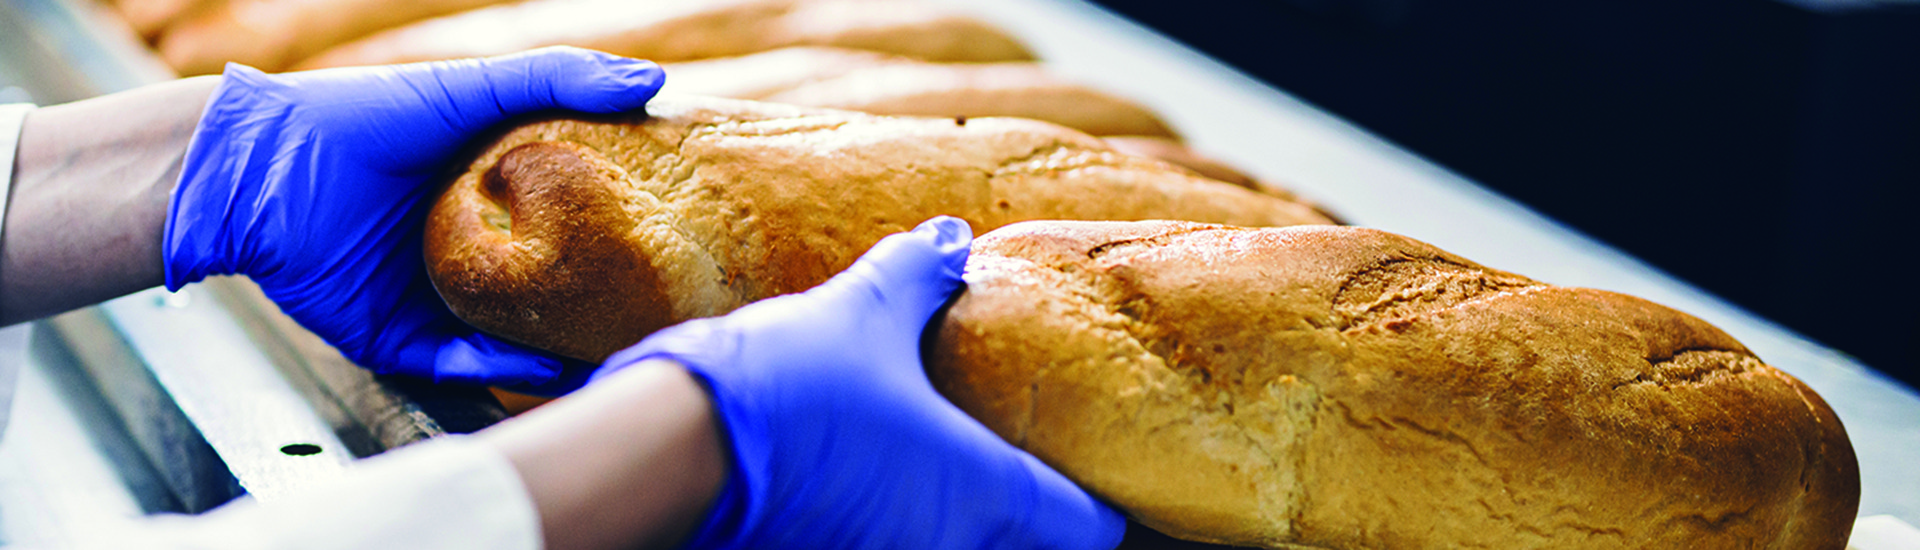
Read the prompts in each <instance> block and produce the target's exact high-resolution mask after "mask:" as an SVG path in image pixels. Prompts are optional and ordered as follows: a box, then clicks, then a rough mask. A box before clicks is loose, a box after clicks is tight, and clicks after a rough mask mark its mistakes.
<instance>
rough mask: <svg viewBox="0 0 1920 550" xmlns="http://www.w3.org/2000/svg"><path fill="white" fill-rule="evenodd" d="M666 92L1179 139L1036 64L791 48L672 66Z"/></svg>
mask: <svg viewBox="0 0 1920 550" xmlns="http://www.w3.org/2000/svg"><path fill="white" fill-rule="evenodd" d="M665 69H666V72H667V85H666V87H665V88H664V89H663V90H662V93H666V94H676V93H685V94H696V95H711V96H719V97H731V98H738V99H752V100H757V101H770V102H774V103H791V104H794V105H806V106H811V107H826V108H831V109H846V110H850V111H860V112H865V113H872V114H877V115H910V116H945V117H956V116H965V117H986V116H1012V117H1021V118H1031V119H1035V120H1044V121H1047V122H1052V123H1054V124H1059V125H1061V126H1066V127H1068V128H1073V129H1075V130H1080V131H1082V132H1086V133H1089V134H1093V135H1096V136H1107V135H1139V136H1154V137H1160V138H1168V139H1178V136H1177V135H1176V134H1175V133H1174V132H1173V129H1172V128H1169V127H1168V126H1167V124H1166V123H1165V122H1163V121H1161V120H1160V117H1159V116H1158V115H1155V114H1154V113H1153V111H1152V110H1150V109H1148V108H1146V107H1144V106H1141V105H1140V104H1138V103H1135V102H1133V101H1129V100H1127V99H1123V98H1120V97H1117V96H1114V95H1112V94H1108V93H1105V92H1101V91H1099V90H1095V89H1093V88H1089V87H1087V86H1085V85H1082V84H1079V83H1076V82H1072V81H1070V80H1067V79H1064V78H1060V77H1058V76H1055V75H1053V74H1051V73H1049V72H1048V71H1047V69H1046V67H1045V66H1043V65H1041V64H1040V63H1035V62H1023V61H1010V62H998V63H966V62H947V63H940V62H929V61H924V60H918V59H912V58H908V57H902V56H896V55H887V54H882V53H877V52H867V51H858V50H848V49H841V48H823V47H806V48H785V49H780V50H772V51H767V52H761V53H756V54H752V55H746V56H740V57H733V58H723V59H712V60H703V61H693V62H686V63H674V64H668V65H667V66H666V67H665Z"/></svg>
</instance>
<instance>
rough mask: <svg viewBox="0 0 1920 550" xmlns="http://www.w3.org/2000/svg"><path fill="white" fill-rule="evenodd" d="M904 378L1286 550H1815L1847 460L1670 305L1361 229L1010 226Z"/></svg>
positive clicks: (1006, 433) (1199, 527)
mask: <svg viewBox="0 0 1920 550" xmlns="http://www.w3.org/2000/svg"><path fill="white" fill-rule="evenodd" d="M966 280H967V289H966V291H965V292H964V293H963V294H962V295H961V296H960V297H959V298H958V299H957V300H956V301H955V303H954V304H953V305H952V306H951V308H950V310H949V311H948V312H947V314H946V315H945V316H944V318H937V319H936V320H935V323H937V325H936V326H934V327H931V328H929V331H931V333H932V334H933V338H932V339H931V341H932V342H933V343H932V344H931V346H930V347H929V350H928V354H927V361H928V373H929V375H930V376H931V377H932V378H933V379H934V382H935V385H936V386H937V387H938V388H939V389H940V390H941V392H942V393H943V394H944V395H946V396H947V397H948V398H949V399H951V400H953V402H954V403H955V404H957V405H959V406H960V407H961V408H962V409H964V410H966V411H967V413H969V414H970V415H972V416H973V417H975V418H977V419H979V420H980V421H981V422H983V423H985V424H986V425H987V426H989V427H991V428H992V429H993V430H994V431H995V432H997V433H998V434H1000V436H1001V437H1003V438H1005V439H1006V440H1007V441H1009V442H1012V443H1014V444H1015V445H1018V446H1020V447H1022V448H1024V449H1026V450H1028V451H1029V452H1032V453H1033V454H1034V455H1035V456H1037V457H1039V458H1040V459H1041V460H1043V461H1045V462H1046V463H1048V464H1050V465H1052V466H1053V467H1054V468H1056V469H1058V470H1060V471H1061V472H1062V473H1064V474H1066V475H1067V477H1069V478H1072V479H1073V480H1074V481H1075V482H1077V483H1079V484H1080V485H1081V486H1083V487H1085V488H1087V489H1088V490H1089V491H1091V492H1093V493H1094V494H1096V495H1099V496H1100V497H1102V498H1104V499H1106V500H1107V501H1108V502H1111V503H1113V504H1114V505H1116V506H1118V507H1119V508H1121V509H1124V510H1125V511H1126V512H1127V513H1128V514H1129V515H1131V516H1132V517H1133V518H1135V519H1136V520H1138V521H1140V522H1141V523H1143V524H1145V525H1148V526H1151V527H1153V528H1155V529H1157V530H1160V531H1162V532H1165V533H1168V534H1172V535H1175V536H1178V537H1181V538H1187V539H1192V540H1199V541H1208V542H1217V543H1225V544H1233V545H1240V546H1264V547H1269V548H1274V547H1294V546H1298V547H1311V548H1795V549H1803V548H1804V549H1812V548H1831V549H1836V550H1837V549H1839V548H1842V547H1843V546H1845V543H1846V541H1847V535H1848V533H1849V530H1850V529H1851V527H1852V521H1853V517H1854V513H1855V512H1856V509H1857V508H1858V505H1859V491H1860V485H1859V483H1860V481H1859V472H1858V470H1857V465H1856V463H1855V459H1854V455H1853V449H1852V446H1851V444H1850V443H1849V441H1848V439H1847V434H1846V431H1845V430H1844V429H1843V428H1842V427H1841V425H1840V419H1839V418H1837V417H1836V416H1834V413H1833V411H1832V410H1831V409H1829V408H1828V407H1827V404H1826V403H1825V402H1823V401H1821V399H1820V397H1819V396H1818V395H1816V394H1815V393H1814V392H1813V391H1812V390H1811V389H1809V388H1807V386H1806V385H1805V384H1802V383H1801V382H1800V381H1799V380H1796V379H1794V378H1793V377H1792V376H1789V375H1787V374H1786V373H1783V372H1780V371H1779V370H1777V369H1775V368H1773V367H1771V366H1768V365H1767V364H1765V363H1762V362H1761V361H1760V360H1759V359H1758V358H1756V357H1754V355H1753V353H1752V352H1750V351H1748V350H1747V349H1746V348H1744V347H1742V346H1741V345H1740V343H1739V342H1736V341H1734V339H1733V338H1731V337H1729V336H1727V334H1725V333H1723V332H1721V331H1720V330H1718V329H1716V328H1714V327H1712V326H1710V325H1708V324H1707V323H1705V322H1702V321H1700V320H1699V319H1696V318H1694V317H1691V316H1688V315H1686V314H1683V313H1680V312H1677V311H1674V310H1671V309H1668V308H1665V307H1662V306H1659V305H1656V304H1653V303H1650V302H1646V301H1643V300H1640V299H1637V298H1633V297H1629V296H1624V295H1620V294H1614V293H1610V292H1604V291H1598V290H1589V289H1580V288H1567V287H1558V286H1553V285H1548V284H1543V283H1540V282H1537V281H1533V280H1530V279H1527V278H1525V277H1521V276H1519V275H1514V274H1511V273H1506V272H1502V271H1497V270H1493V269H1488V268H1485V267H1481V266H1479V265H1476V264H1474V263H1473V262H1470V261H1467V260H1466V259H1463V258H1460V257H1457V256H1454V255H1451V254H1448V253H1446V252H1443V251H1441V250H1438V249H1436V248H1434V247H1432V246H1429V245H1426V244H1423V243H1420V242H1417V241H1414V240H1412V239H1408V238H1405V237H1400V236H1397V235H1393V234H1389V233H1384V232H1380V231H1374V230H1367V229H1359V228H1347V227H1335V226H1312V227H1289V228H1268V229H1246V228H1235V227H1223V226H1214V225H1203V224H1192V223H1179V222H1137V223H1111V222H1106V223H1099V222H1032V223H1024V224H1018V225H1012V226H1008V227H1004V228H1002V229H999V230H997V231H994V232H993V233H990V234H987V235H985V236H982V237H980V238H979V239H977V240H975V241H974V245H973V253H972V256H971V257H970V258H969V260H968V262H967V273H966Z"/></svg>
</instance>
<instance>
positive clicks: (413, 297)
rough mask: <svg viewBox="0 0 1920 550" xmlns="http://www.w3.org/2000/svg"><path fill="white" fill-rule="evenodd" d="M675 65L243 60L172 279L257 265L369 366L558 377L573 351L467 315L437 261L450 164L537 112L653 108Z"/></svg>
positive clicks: (510, 59) (226, 84)
mask: <svg viewBox="0 0 1920 550" xmlns="http://www.w3.org/2000/svg"><path fill="white" fill-rule="evenodd" d="M663 78H664V77H663V75H662V73H661V71H660V68H659V66H657V65H655V64H653V63H651V62H647V61H640V60H635V59H629V58H624V57H618V56H614V55H610V54H605V53H600V52H593V51H588V50H582V49H576V48H565V47H559V48H545V49H540V50H534V51H530V52H524V53H520V54H515V55H508V56H502V57H494V58H486V59H467V60H459V61H448V62H435V63H419V64H412V65H397V66H388V67H356V68H343V69H327V70H320V71H311V72H302V73H290V74H282V75H269V74H266V73H262V72H260V71H258V70H255V69H253V68H251V67H246V66H243V65H238V64H230V65H228V66H227V70H226V73H225V75H224V76H223V77H222V80H221V82H220V85H219V86H218V87H217V88H216V89H215V91H214V93H213V96H212V98H211V99H210V100H209V101H208V104H207V109H206V111H205V112H204V113H203V114H202V115H201V119H200V124H199V126H198V127H197V128H196V129H195V131H194V136H193V139H192V141H191V142H190V143H189V145H188V148H187V155H186V159H185V161H184V164H183V166H182V168H181V177H180V184H179V185H178V186H176V187H175V188H174V191H173V196H172V202H171V204H170V206H169V208H170V210H169V214H168V217H167V227H166V235H165V240H164V243H163V244H164V248H163V250H162V254H163V262H164V265H165V270H166V284H167V287H168V288H170V289H174V290H178V289H179V288H180V287H182V286H184V285H186V284H188V283H192V282H195V281H199V280H201V279H203V278H205V277H207V276H210V275H222V274H242V275H247V276H249V277H251V278H252V279H253V280H254V281H255V282H256V283H258V284H259V285H260V287H261V289H262V290H263V291H265V292H266V294H267V296H268V297H269V298H272V299H273V300H274V302H275V303H277V304H279V305H280V307H281V309H282V310H284V311H286V312H287V314H288V315H291V316H293V318H294V319H295V320H298V321H299V322H300V323H301V324H302V325H304V326H306V327H307V328H308V329H310V330H313V331H314V333H316V334H319V335H320V336H321V337H322V338H325V339H326V340H327V341H328V342H329V343H331V344H333V345H334V346H335V347H338V348H339V349H340V351H341V352H342V353H343V354H345V355H346V356H347V357H348V358H349V359H352V360H353V361H354V362H356V363H358V364H360V365H363V366H366V367H368V368H371V369H373V370H375V371H378V372H385V373H399V374H408V375H414V376H423V377H430V378H433V379H435V380H438V381H453V382H469V383H489V384H531V385H538V384H545V383H550V382H552V381H553V380H554V379H555V377H556V376H557V375H558V374H560V372H561V362H560V360H559V359H558V358H556V357H554V356H551V355H548V354H545V353H540V352H536V351H534V350H530V349H527V348H524V347H521V346H518V345H515V344H511V343H508V342H504V341H500V340H497V339H494V338H492V337H489V336H486V335H484V334H480V333H477V332H475V331H474V330H473V329H472V328H471V327H469V326H467V325H466V324H464V323H462V322H460V321H459V320H458V319H456V318H454V317H453V315H452V313H451V312H449V311H448V310H447V308H446V305H445V303H444V302H442V301H441V300H440V297H439V295H438V294H437V293H436V292H435V291H434V289H433V286H432V283H431V282H430V281H429V280H428V278H427V275H426V268H425V265H424V263H423V261H422V251H421V250H422V243H421V235H420V231H421V227H422V222H423V221H424V219H425V217H426V214H427V211H428V209H429V208H430V207H431V197H430V195H431V194H432V193H433V192H434V191H436V190H437V185H435V184H436V183H438V182H437V181H435V176H437V175H438V174H440V173H441V172H442V171H443V170H444V169H445V167H446V163H447V162H448V161H449V160H452V157H453V155H454V153H455V152H457V151H459V150H460V148H461V147H464V146H465V145H466V142H467V140H468V139H470V138H471V137H473V136H474V135H476V134H478V133H480V132H482V131H485V130H486V129H488V128H489V127H491V126H493V125H495V124H499V123H501V122H503V121H505V120H507V119H508V118H510V117H514V116H518V115H521V114H526V113H531V112H537V111H543V110H550V109H567V110H574V111H584V112H593V113H610V112H618V111H624V110H631V109H638V108H641V107H643V106H645V105H646V102H647V101H648V100H650V99H652V98H653V95H654V94H655V93H657V92H658V91H659V88H660V84H661V83H662V82H663Z"/></svg>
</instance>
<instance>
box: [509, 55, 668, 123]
mask: <svg viewBox="0 0 1920 550" xmlns="http://www.w3.org/2000/svg"><path fill="white" fill-rule="evenodd" d="M481 69H482V71H483V76H484V83H485V84H486V85H488V86H490V87H491V88H492V92H493V95H494V98H495V100H496V101H497V102H498V103H499V105H500V110H501V113H500V114H501V116H503V117H511V116H515V115H520V114H523V113H530V112H534V111H540V110H545V109H568V110H574V111H582V112H589V113H616V112H620V111H629V110H633V109H638V108H641V107H643V106H645V105H646V104H647V100H650V99H653V96H654V94H656V93H659V91H660V85H661V84H663V83H665V82H666V74H665V73H663V72H661V70H660V66H659V65H656V64H654V63H653V62H652V61H643V60H639V59H633V58H629V57H621V56H617V55H613V54H609V53H604V52H597V51H593V50H586V49H580V48H571V47H564V46H560V47H551V48H541V49H537V50H532V51H527V52H521V53H517V54H512V55H506V56H500V57H493V58H488V59H485V60H482V62H481Z"/></svg>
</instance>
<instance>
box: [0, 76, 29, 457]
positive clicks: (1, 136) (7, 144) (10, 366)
mask: <svg viewBox="0 0 1920 550" xmlns="http://www.w3.org/2000/svg"><path fill="white" fill-rule="evenodd" d="M31 111H33V105H30V104H25V103H20V104H14V105H0V229H4V228H5V227H6V220H7V204H8V203H9V202H11V201H10V200H9V199H11V198H12V197H13V154H14V152H15V151H17V150H19V147H20V126H21V124H22V123H24V122H26V120H27V113H28V112H31ZM0 236H4V235H0ZM26 335H27V327H26V325H24V324H22V325H21V326H17V327H10V328H7V329H6V330H0V434H4V433H6V431H7V417H8V416H11V414H10V413H12V412H13V384H14V379H15V378H17V377H18V376H19V373H20V364H21V363H23V362H25V361H26V356H27V354H26V353H25V351H24V350H25V349H26Z"/></svg>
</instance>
